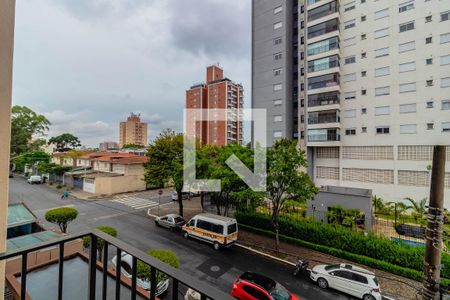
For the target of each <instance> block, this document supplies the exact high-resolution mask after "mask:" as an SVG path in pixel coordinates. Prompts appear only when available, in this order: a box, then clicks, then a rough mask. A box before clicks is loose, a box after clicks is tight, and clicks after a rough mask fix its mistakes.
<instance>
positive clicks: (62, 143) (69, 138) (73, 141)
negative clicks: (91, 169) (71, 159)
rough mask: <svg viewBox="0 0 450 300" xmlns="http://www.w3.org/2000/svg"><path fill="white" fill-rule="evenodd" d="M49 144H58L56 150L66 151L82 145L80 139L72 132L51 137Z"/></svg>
mask: <svg viewBox="0 0 450 300" xmlns="http://www.w3.org/2000/svg"><path fill="white" fill-rule="evenodd" d="M48 144H49V145H50V144H53V145H55V146H56V151H58V152H64V151H69V150H73V149H75V148H77V147H80V146H81V143H80V140H79V139H78V138H77V137H76V136H74V135H73V134H71V133H63V134H60V135H58V136H54V137H52V138H50V140H49V141H48Z"/></svg>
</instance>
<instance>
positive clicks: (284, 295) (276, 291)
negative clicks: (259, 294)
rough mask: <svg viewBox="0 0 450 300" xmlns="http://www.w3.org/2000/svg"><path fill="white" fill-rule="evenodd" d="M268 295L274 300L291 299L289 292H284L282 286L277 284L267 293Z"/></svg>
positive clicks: (284, 289)
mask: <svg viewBox="0 0 450 300" xmlns="http://www.w3.org/2000/svg"><path fill="white" fill-rule="evenodd" d="M269 294H270V296H272V298H273V299H274V300H289V299H291V295H290V294H289V292H288V291H287V290H286V288H285V287H284V286H282V285H281V284H279V283H277V284H276V285H275V286H274V287H273V288H272V289H271V290H270V291H269Z"/></svg>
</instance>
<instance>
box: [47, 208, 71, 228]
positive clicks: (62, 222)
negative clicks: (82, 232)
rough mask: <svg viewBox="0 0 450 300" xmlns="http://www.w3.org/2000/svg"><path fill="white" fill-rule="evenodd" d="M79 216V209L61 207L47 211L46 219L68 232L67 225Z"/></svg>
mask: <svg viewBox="0 0 450 300" xmlns="http://www.w3.org/2000/svg"><path fill="white" fill-rule="evenodd" d="M77 216H78V211H77V210H76V209H75V208H71V207H59V208H55V209H51V210H49V211H47V212H46V213H45V219H46V220H47V221H48V222H50V223H53V224H57V225H58V226H59V228H60V229H61V232H63V233H66V232H67V225H69V223H70V222H72V221H73V220H75V219H76V218H77Z"/></svg>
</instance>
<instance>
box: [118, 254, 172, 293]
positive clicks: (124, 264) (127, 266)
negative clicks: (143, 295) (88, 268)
mask: <svg viewBox="0 0 450 300" xmlns="http://www.w3.org/2000/svg"><path fill="white" fill-rule="evenodd" d="M121 257H122V258H121V262H120V267H121V268H120V272H122V274H123V275H124V276H125V277H127V278H130V279H131V273H132V271H131V270H132V269H131V266H132V265H133V257H132V256H131V255H130V254H128V253H126V252H122V255H121ZM111 262H112V264H113V266H114V268H116V269H117V256H114V257H113V259H112V261H111ZM136 284H137V285H138V286H140V287H141V288H143V289H144V290H147V291H148V290H150V281H148V280H142V279H140V278H136ZM168 288H169V279H165V280H163V281H160V282H158V284H157V285H156V296H160V295H162V294H163V293H165V292H166V291H167V289H168Z"/></svg>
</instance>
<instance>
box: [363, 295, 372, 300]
mask: <svg viewBox="0 0 450 300" xmlns="http://www.w3.org/2000/svg"><path fill="white" fill-rule="evenodd" d="M363 300H375V297H374V296H372V295H369V294H365V295H364V296H363Z"/></svg>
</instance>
